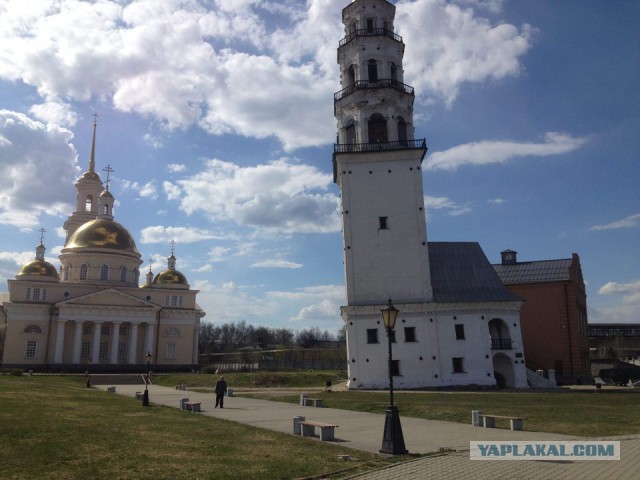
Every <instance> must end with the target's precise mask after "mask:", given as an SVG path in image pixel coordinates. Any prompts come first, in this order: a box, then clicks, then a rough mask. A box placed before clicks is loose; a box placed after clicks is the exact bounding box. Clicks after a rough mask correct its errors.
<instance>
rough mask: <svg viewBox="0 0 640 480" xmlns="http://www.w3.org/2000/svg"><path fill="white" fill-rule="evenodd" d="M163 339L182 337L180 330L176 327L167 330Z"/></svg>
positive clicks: (163, 334)
mask: <svg viewBox="0 0 640 480" xmlns="http://www.w3.org/2000/svg"><path fill="white" fill-rule="evenodd" d="M162 336H163V337H179V336H180V330H178V329H177V328H175V327H170V328H167V329H165V331H164V332H163V333H162Z"/></svg>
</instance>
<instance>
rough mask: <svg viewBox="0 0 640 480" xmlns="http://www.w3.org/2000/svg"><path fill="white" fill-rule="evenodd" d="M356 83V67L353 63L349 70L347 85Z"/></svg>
mask: <svg viewBox="0 0 640 480" xmlns="http://www.w3.org/2000/svg"><path fill="white" fill-rule="evenodd" d="M354 83H356V69H355V67H354V66H353V65H351V66H349V69H348V70H347V85H346V86H349V85H353V84H354Z"/></svg>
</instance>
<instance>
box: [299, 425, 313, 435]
mask: <svg viewBox="0 0 640 480" xmlns="http://www.w3.org/2000/svg"><path fill="white" fill-rule="evenodd" d="M314 431H315V427H314V426H313V425H302V436H303V437H313V434H314Z"/></svg>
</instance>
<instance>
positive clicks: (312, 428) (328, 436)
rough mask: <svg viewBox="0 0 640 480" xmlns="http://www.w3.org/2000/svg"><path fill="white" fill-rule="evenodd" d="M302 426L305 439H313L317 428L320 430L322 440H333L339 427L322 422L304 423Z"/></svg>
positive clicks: (301, 423)
mask: <svg viewBox="0 0 640 480" xmlns="http://www.w3.org/2000/svg"><path fill="white" fill-rule="evenodd" d="M300 426H301V427H302V436H303V437H312V436H314V435H315V433H316V427H318V428H319V429H320V440H322V441H325V440H333V439H334V432H335V429H336V428H337V427H338V425H332V424H330V423H322V422H310V421H304V422H300Z"/></svg>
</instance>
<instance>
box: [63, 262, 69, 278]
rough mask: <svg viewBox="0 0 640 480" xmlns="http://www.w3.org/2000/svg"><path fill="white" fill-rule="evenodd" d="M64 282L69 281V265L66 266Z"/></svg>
mask: <svg viewBox="0 0 640 480" xmlns="http://www.w3.org/2000/svg"><path fill="white" fill-rule="evenodd" d="M62 278H63V279H64V280H69V265H65V267H64V273H63V277H62Z"/></svg>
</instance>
